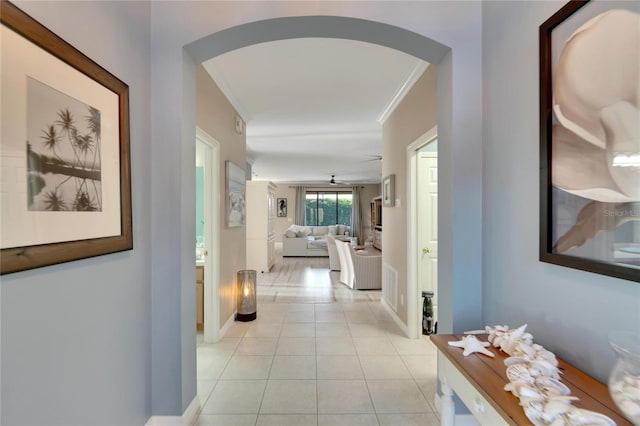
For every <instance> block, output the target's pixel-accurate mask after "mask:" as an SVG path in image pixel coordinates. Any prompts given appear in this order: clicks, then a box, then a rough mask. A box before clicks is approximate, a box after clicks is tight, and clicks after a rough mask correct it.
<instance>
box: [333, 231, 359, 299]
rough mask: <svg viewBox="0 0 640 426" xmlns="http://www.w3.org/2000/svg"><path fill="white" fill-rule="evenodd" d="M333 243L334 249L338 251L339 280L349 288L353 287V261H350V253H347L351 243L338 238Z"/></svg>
mask: <svg viewBox="0 0 640 426" xmlns="http://www.w3.org/2000/svg"><path fill="white" fill-rule="evenodd" d="M335 243H336V250H337V252H338V259H340V282H341V283H344V284H346V285H347V286H348V287H350V288H353V282H354V274H353V262H352V261H351V253H349V248H350V247H351V244H349V243H345V242H344V241H340V240H335Z"/></svg>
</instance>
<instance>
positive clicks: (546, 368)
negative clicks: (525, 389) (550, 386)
mask: <svg viewBox="0 0 640 426" xmlns="http://www.w3.org/2000/svg"><path fill="white" fill-rule="evenodd" d="M529 364H530V366H531V369H530V372H531V375H532V376H534V377H535V376H548V377H552V378H554V379H558V378H560V376H559V375H558V369H557V368H556V367H555V366H554V365H553V364H551V363H549V362H547V361H538V360H533V361H531V362H530V363H529Z"/></svg>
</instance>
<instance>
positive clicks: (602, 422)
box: [566, 406, 616, 426]
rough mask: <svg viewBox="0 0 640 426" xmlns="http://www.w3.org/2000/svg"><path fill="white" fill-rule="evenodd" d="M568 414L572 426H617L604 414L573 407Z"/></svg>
mask: <svg viewBox="0 0 640 426" xmlns="http://www.w3.org/2000/svg"><path fill="white" fill-rule="evenodd" d="M570 408H571V409H570V410H569V412H568V413H567V414H566V416H567V419H568V420H569V424H570V425H572V426H616V423H615V422H614V421H613V420H611V419H610V418H609V417H607V416H605V415H604V414H600V413H596V412H595V411H590V410H585V409H583V408H576V407H573V406H571V407H570Z"/></svg>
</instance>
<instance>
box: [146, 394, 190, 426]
mask: <svg viewBox="0 0 640 426" xmlns="http://www.w3.org/2000/svg"><path fill="white" fill-rule="evenodd" d="M199 412H200V398H198V395H196V396H195V398H193V400H192V401H191V403H190V404H189V406H188V407H187V409H186V410H184V413H182V415H181V416H151V417H149V420H147V423H145V426H190V425H192V424H193V423H194V422H195V421H196V418H197V417H198V413H199Z"/></svg>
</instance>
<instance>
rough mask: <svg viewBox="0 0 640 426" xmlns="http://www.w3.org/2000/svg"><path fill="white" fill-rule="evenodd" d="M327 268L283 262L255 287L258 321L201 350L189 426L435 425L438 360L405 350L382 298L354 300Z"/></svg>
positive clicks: (321, 262) (415, 344)
mask: <svg viewBox="0 0 640 426" xmlns="http://www.w3.org/2000/svg"><path fill="white" fill-rule="evenodd" d="M338 276H339V273H337V272H329V269H328V259H326V258H313V259H300V258H285V259H284V260H282V258H280V259H279V261H278V262H277V263H276V266H275V267H274V269H273V270H272V271H271V272H270V273H268V274H261V275H260V276H259V278H258V319H257V320H255V321H252V322H249V323H239V322H236V323H235V324H234V325H233V327H232V328H231V329H230V330H229V331H228V332H227V334H226V335H225V337H224V338H223V339H221V340H220V341H219V342H217V343H215V344H204V343H199V344H198V350H197V354H198V397H199V398H200V405H201V407H202V411H201V413H200V415H199V417H198V420H197V422H196V423H195V424H196V425H198V426H204V425H207V426H213V425H216V426H217V425H225V426H226V425H260V426H262V425H274V426H276V425H277V426H285V425H295V426H306V425H314V426H316V425H317V426H325V425H326V426H328V425H349V426H356V425H367V426H368V425H393V426H404V425H407V426H408V425H422V426H424V425H436V424H439V420H438V418H437V416H436V414H435V410H434V407H433V398H434V394H435V391H436V350H435V348H434V346H433V345H432V344H431V343H430V342H429V341H428V340H427V339H418V340H411V339H407V338H406V337H404V335H403V333H402V332H401V331H400V329H399V328H398V327H397V326H396V324H395V323H394V322H393V319H392V318H391V317H390V316H389V315H388V314H387V313H386V311H385V309H384V308H383V306H382V305H381V303H380V296H381V293H380V291H357V290H351V289H349V288H347V287H345V286H344V285H343V284H341V283H340V282H339V281H338Z"/></svg>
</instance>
